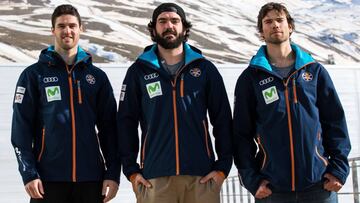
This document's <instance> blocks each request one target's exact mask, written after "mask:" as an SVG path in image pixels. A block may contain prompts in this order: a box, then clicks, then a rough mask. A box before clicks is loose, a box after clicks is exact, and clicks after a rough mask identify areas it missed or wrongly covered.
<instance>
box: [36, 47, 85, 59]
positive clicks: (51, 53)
mask: <svg viewBox="0 0 360 203" xmlns="http://www.w3.org/2000/svg"><path fill="white" fill-rule="evenodd" d="M56 55H58V57H59V58H61V57H60V55H59V54H58V53H57V52H56V51H55V47H54V46H53V45H52V46H49V47H48V48H46V49H43V50H42V51H41V54H40V57H39V61H40V62H46V63H51V64H55V63H56V62H57V61H58V60H59V59H58V57H56ZM80 62H84V63H91V55H90V54H89V53H87V52H86V51H84V50H83V49H82V48H81V47H80V46H78V51H77V54H76V59H75V63H74V64H78V63H80Z"/></svg>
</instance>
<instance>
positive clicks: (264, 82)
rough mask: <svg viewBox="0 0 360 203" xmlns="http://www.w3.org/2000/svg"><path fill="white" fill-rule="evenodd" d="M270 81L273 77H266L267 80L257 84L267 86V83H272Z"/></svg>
mask: <svg viewBox="0 0 360 203" xmlns="http://www.w3.org/2000/svg"><path fill="white" fill-rule="evenodd" d="M272 81H274V77H268V78H266V79H264V80H261V81H260V82H259V85H266V84H268V83H269V82H272Z"/></svg>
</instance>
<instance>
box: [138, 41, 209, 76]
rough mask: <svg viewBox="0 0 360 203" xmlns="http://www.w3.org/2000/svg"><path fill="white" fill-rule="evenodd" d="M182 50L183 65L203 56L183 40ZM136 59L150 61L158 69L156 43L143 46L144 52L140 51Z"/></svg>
mask: <svg viewBox="0 0 360 203" xmlns="http://www.w3.org/2000/svg"><path fill="white" fill-rule="evenodd" d="M183 46H184V52H185V65H187V64H189V63H191V62H192V61H194V60H197V59H200V58H204V56H203V55H202V54H201V51H200V50H198V49H196V48H195V47H193V46H190V45H189V44H188V43H186V42H184V43H183ZM138 60H142V61H145V62H147V63H150V64H151V65H152V67H154V68H156V69H160V67H161V66H160V63H159V58H158V56H157V44H153V45H150V46H148V47H146V48H145V50H144V53H142V54H141V55H140V56H139V57H138Z"/></svg>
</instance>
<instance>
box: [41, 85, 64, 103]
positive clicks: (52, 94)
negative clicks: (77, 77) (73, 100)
mask: <svg viewBox="0 0 360 203" xmlns="http://www.w3.org/2000/svg"><path fill="white" fill-rule="evenodd" d="M45 92H46V98H47V101H48V102H51V101H56V100H61V91H60V86H50V87H45Z"/></svg>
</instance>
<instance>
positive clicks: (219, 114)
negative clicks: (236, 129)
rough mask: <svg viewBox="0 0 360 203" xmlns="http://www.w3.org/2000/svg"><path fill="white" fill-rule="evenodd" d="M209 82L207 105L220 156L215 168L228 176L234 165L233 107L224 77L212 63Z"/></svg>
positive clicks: (216, 147) (217, 152) (216, 149)
mask: <svg viewBox="0 0 360 203" xmlns="http://www.w3.org/2000/svg"><path fill="white" fill-rule="evenodd" d="M210 66H211V67H210V68H208V69H207V71H209V75H208V82H207V95H208V97H207V107H208V113H209V117H210V123H211V125H212V126H213V136H214V138H215V151H216V154H217V156H218V160H216V162H215V164H214V166H213V170H216V171H222V172H223V173H224V174H225V175H226V176H227V175H228V174H229V171H230V169H231V165H232V141H231V139H232V119H231V108H230V104H229V100H228V96H227V93H226V90H225V86H224V82H223V79H222V77H221V75H220V73H219V72H218V70H217V69H216V67H215V66H214V65H213V64H212V63H210Z"/></svg>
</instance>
